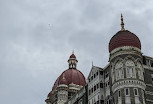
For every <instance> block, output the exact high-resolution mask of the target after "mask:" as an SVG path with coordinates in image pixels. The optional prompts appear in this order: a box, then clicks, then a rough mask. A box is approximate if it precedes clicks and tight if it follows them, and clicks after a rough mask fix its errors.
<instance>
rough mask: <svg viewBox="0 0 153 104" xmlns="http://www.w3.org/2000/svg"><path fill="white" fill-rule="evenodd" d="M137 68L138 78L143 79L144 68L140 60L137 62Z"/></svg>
mask: <svg viewBox="0 0 153 104" xmlns="http://www.w3.org/2000/svg"><path fill="white" fill-rule="evenodd" d="M137 69H138V78H139V79H141V80H143V79H144V77H143V76H144V75H143V70H142V69H143V68H142V65H141V63H140V62H138V63H137Z"/></svg>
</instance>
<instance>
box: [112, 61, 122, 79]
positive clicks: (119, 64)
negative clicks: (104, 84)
mask: <svg viewBox="0 0 153 104" xmlns="http://www.w3.org/2000/svg"><path fill="white" fill-rule="evenodd" d="M113 73H115V75H116V77H115V79H116V80H119V79H123V78H124V70H123V63H122V61H119V62H117V63H116V65H115V71H114V72H113ZM113 77H114V76H113ZM113 80H114V79H113Z"/></svg>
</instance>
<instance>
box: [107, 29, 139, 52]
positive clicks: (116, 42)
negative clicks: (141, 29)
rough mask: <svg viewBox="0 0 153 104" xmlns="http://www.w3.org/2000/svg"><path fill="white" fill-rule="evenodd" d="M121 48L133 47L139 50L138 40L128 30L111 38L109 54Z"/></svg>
mask: <svg viewBox="0 0 153 104" xmlns="http://www.w3.org/2000/svg"><path fill="white" fill-rule="evenodd" d="M123 46H133V47H136V48H139V49H140V50H141V42H140V40H139V38H138V37H137V36H136V35H135V34H134V33H132V32H130V31H128V30H124V31H119V32H117V33H116V34H115V35H114V36H113V37H112V38H111V40H110V42H109V52H111V51H112V50H114V49H116V48H119V47H123Z"/></svg>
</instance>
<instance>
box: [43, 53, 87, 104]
mask: <svg viewBox="0 0 153 104" xmlns="http://www.w3.org/2000/svg"><path fill="white" fill-rule="evenodd" d="M77 62H78V60H77V59H76V56H75V55H74V53H72V55H71V56H70V58H69V59H68V63H69V68H68V69H67V70H65V71H64V72H63V73H62V74H61V75H60V76H59V77H58V78H57V80H56V81H55V83H54V86H53V87H52V90H51V92H50V93H49V94H48V96H47V99H46V100H45V101H46V103H47V104H64V103H65V102H66V101H67V100H68V99H70V98H71V97H72V96H73V95H74V94H75V93H76V92H77V91H79V90H80V89H81V88H82V87H83V86H85V84H86V79H85V77H84V75H83V74H82V73H81V72H80V71H79V70H77Z"/></svg>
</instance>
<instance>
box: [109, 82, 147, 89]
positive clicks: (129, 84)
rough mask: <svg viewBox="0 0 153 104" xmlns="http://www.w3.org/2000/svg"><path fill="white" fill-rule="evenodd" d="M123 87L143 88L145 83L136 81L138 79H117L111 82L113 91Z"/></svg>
mask: <svg viewBox="0 0 153 104" xmlns="http://www.w3.org/2000/svg"><path fill="white" fill-rule="evenodd" d="M125 87H137V88H141V89H143V90H145V88H146V85H145V83H144V82H142V81H138V80H123V81H119V82H116V83H115V84H113V86H112V91H113V92H115V91H117V90H119V89H122V88H125Z"/></svg>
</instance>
